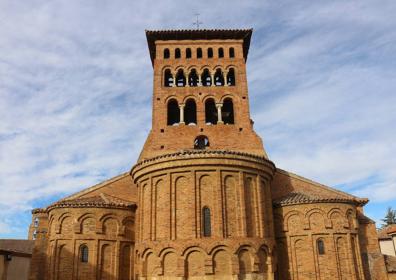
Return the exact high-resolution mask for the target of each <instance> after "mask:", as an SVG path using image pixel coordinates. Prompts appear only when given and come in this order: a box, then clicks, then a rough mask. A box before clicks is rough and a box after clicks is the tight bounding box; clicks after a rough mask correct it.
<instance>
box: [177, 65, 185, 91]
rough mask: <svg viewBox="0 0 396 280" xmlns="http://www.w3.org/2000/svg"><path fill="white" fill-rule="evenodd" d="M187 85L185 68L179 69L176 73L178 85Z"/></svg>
mask: <svg viewBox="0 0 396 280" xmlns="http://www.w3.org/2000/svg"><path fill="white" fill-rule="evenodd" d="M185 85H186V77H185V76H184V71H183V69H179V71H177V74H176V86H178V87H184V86H185Z"/></svg>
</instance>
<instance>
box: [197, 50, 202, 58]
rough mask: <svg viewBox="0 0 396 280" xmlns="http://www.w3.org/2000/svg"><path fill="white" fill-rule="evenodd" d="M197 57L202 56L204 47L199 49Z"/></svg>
mask: <svg viewBox="0 0 396 280" xmlns="http://www.w3.org/2000/svg"><path fill="white" fill-rule="evenodd" d="M197 58H202V49H201V48H198V49H197Z"/></svg>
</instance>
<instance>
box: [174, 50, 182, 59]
mask: <svg viewBox="0 0 396 280" xmlns="http://www.w3.org/2000/svg"><path fill="white" fill-rule="evenodd" d="M180 57H181V53H180V49H179V48H177V49H175V58H180Z"/></svg>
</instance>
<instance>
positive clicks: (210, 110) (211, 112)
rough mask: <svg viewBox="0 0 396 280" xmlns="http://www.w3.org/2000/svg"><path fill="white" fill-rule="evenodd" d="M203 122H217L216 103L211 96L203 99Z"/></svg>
mask: <svg viewBox="0 0 396 280" xmlns="http://www.w3.org/2000/svg"><path fill="white" fill-rule="evenodd" d="M205 123H206V124H208V125H209V124H216V123H217V109H216V103H215V101H214V100H213V99H212V98H210V99H208V100H206V101H205Z"/></svg>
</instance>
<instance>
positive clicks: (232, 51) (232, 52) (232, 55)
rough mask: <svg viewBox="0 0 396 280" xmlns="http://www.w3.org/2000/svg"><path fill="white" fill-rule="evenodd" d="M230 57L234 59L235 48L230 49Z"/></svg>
mask: <svg viewBox="0 0 396 280" xmlns="http://www.w3.org/2000/svg"><path fill="white" fill-rule="evenodd" d="M229 52H230V53H229V55H230V57H231V58H232V57H235V51H234V48H230V49H229Z"/></svg>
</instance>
